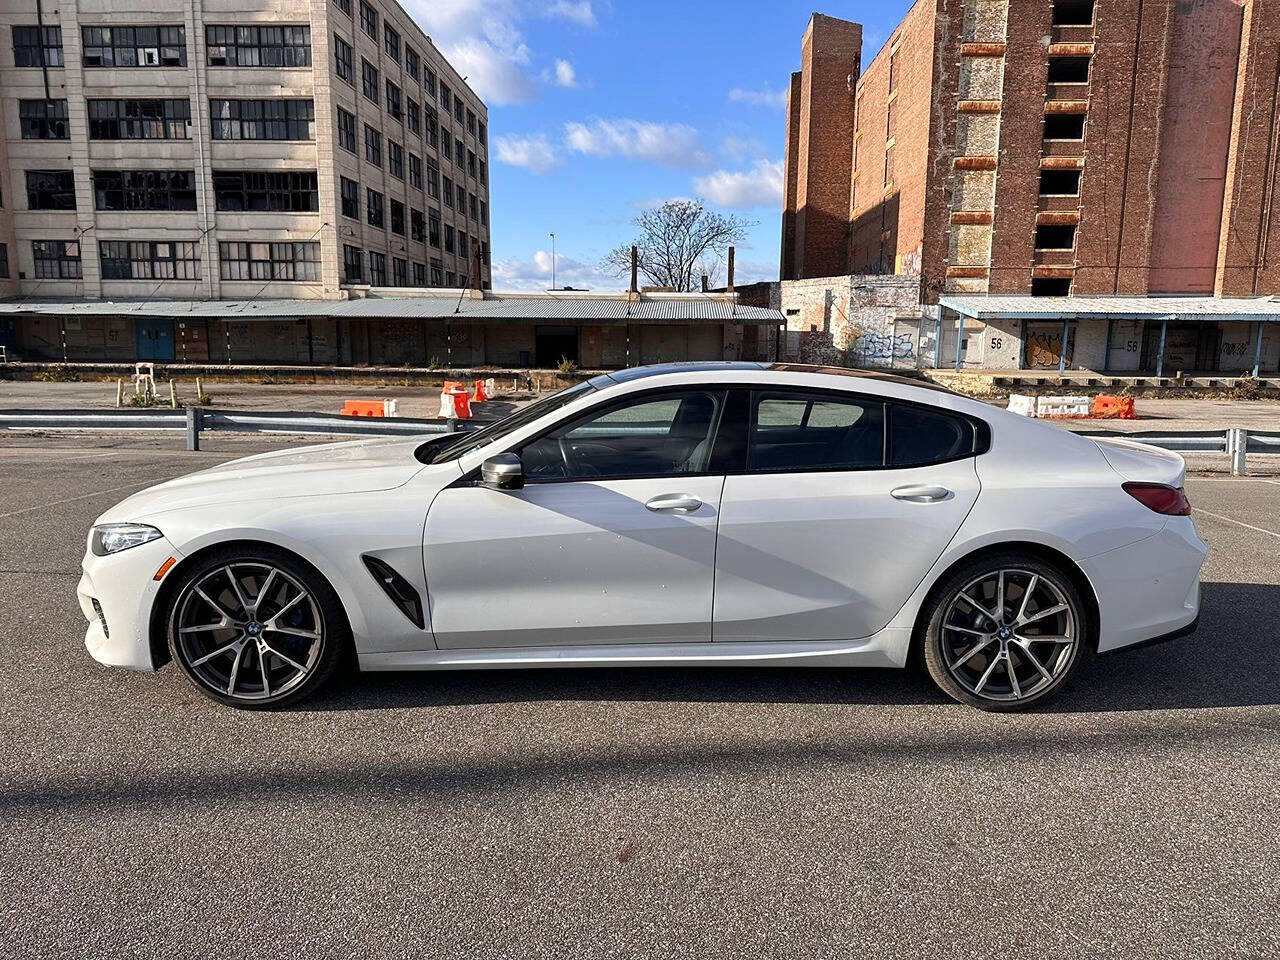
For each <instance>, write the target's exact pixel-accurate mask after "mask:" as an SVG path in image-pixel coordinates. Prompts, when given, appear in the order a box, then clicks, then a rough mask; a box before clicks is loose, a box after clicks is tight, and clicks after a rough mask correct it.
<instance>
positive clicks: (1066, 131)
mask: <svg viewBox="0 0 1280 960" xmlns="http://www.w3.org/2000/svg"><path fill="white" fill-rule="evenodd" d="M1044 138H1045V139H1046V140H1083V139H1084V114H1083V113H1049V114H1045V118H1044Z"/></svg>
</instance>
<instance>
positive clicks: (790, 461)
mask: <svg viewBox="0 0 1280 960" xmlns="http://www.w3.org/2000/svg"><path fill="white" fill-rule="evenodd" d="M883 465H884V404H883V403H881V402H879V401H876V400H869V399H862V398H849V399H845V398H843V397H835V396H829V395H826V394H805V393H792V392H777V393H773V392H769V393H756V394H754V395H753V398H752V416H751V424H750V431H749V437H748V441H747V469H748V470H759V471H769V472H789V471H804V470H867V469H877V468H879V467H881V466H883Z"/></svg>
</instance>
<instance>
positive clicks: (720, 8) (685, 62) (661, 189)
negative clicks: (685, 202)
mask: <svg viewBox="0 0 1280 960" xmlns="http://www.w3.org/2000/svg"><path fill="white" fill-rule="evenodd" d="M404 2H405V5H406V6H407V7H408V9H409V10H410V11H411V12H412V13H413V14H414V15H415V16H416V17H417V18H418V20H419V22H420V23H421V24H422V25H423V27H424V29H425V30H426V31H427V33H428V34H430V35H431V36H432V38H433V39H434V41H435V43H436V44H437V46H438V47H439V48H440V49H441V50H442V51H443V52H444V53H445V55H446V56H447V57H449V59H450V61H451V62H452V63H453V64H454V66H455V67H456V68H457V69H458V70H459V71H460V72H461V73H463V74H464V75H467V76H468V78H469V83H470V84H471V85H472V86H473V87H474V88H475V89H476V91H477V92H478V93H479V94H480V96H482V97H483V98H484V99H485V101H486V102H487V103H488V104H489V126H490V131H491V132H490V161H491V174H490V191H491V194H492V199H491V207H492V211H493V216H492V230H493V255H494V287H495V288H496V289H545V288H546V287H548V286H550V256H549V251H550V240H549V238H548V233H549V232H551V231H554V232H555V234H556V251H557V261H558V263H557V272H556V273H557V275H556V280H557V283H558V284H559V285H561V286H563V285H565V284H572V285H573V286H587V287H591V288H593V289H610V288H617V287H619V286H620V285H621V281H619V280H617V279H614V278H612V277H608V276H604V275H602V274H601V273H600V272H599V269H598V264H599V261H600V258H601V257H602V256H603V255H604V254H605V253H606V252H608V250H610V249H611V248H613V247H615V246H617V245H619V244H622V243H626V242H628V241H629V240H630V239H631V235H632V232H633V231H632V227H631V224H630V220H631V218H632V217H633V216H635V214H636V212H637V210H638V209H640V208H641V207H643V206H646V205H649V204H652V203H654V202H660V201H662V200H664V199H666V198H669V197H690V196H699V197H703V198H704V199H706V200H707V201H708V203H709V204H710V205H711V206H713V207H716V208H718V209H722V210H726V211H731V212H733V213H736V214H738V215H740V216H742V217H745V218H747V219H749V220H752V221H756V226H754V227H753V228H752V229H751V231H750V239H749V241H748V243H747V244H745V245H743V246H742V247H740V248H739V250H738V257H737V262H738V279H739V281H740V282H747V281H749V280H754V279H772V278H776V277H777V269H778V264H777V261H778V244H779V219H780V216H781V214H780V210H781V184H782V153H783V140H784V134H785V109H784V103H785V90H786V84H787V80H788V78H789V76H790V74H791V71H793V70H795V69H797V68H798V67H799V61H800V38H801V36H802V34H803V33H804V29H805V26H806V24H807V23H808V19H809V15H810V13H811V12H812V11H813V9H814V0H805V2H799V3H797V2H791V0H738V2H735V3H729V2H719V0H717V2H707V0H695V2H688V0H686V2H683V3H679V2H669V0H653V2H642V0H404ZM909 6H910V2H909V0H881V2H876V3H849V2H844V3H840V2H836V3H832V4H830V5H827V6H824V7H822V8H821V9H822V12H824V13H828V14H830V15H832V16H839V17H844V18H846V19H851V20H857V21H859V22H861V23H862V24H863V30H864V36H863V41H864V47H863V62H868V61H869V60H870V58H871V57H872V56H874V55H875V52H876V50H878V49H879V46H880V45H881V44H882V43H883V42H884V40H885V38H886V37H888V35H889V33H890V31H892V29H893V28H894V26H895V25H896V24H897V23H898V22H899V21H900V20H901V18H902V17H903V15H904V14H905V13H906V11H907V9H908V7H909Z"/></svg>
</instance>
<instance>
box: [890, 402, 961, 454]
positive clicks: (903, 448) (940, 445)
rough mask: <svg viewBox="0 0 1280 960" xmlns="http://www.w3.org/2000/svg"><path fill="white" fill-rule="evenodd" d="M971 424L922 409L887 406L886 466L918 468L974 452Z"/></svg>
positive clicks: (944, 414) (901, 405)
mask: <svg viewBox="0 0 1280 960" xmlns="http://www.w3.org/2000/svg"><path fill="white" fill-rule="evenodd" d="M975 447H976V438H975V436H974V427H973V424H972V423H971V422H970V421H968V420H966V419H964V418H963V417H956V416H952V415H951V414H948V413H941V412H938V411H936V410H928V409H924V408H922V407H909V406H906V405H903V404H896V403H895V404H890V411H889V460H888V462H889V466H891V467H919V466H924V465H926V464H930V463H942V462H943V461H946V460H955V459H958V458H959V457H964V456H969V455H971V454H973V453H974V452H975Z"/></svg>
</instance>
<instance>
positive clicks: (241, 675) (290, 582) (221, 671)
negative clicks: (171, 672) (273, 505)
mask: <svg viewBox="0 0 1280 960" xmlns="http://www.w3.org/2000/svg"><path fill="white" fill-rule="evenodd" d="M174 609H175V615H174V620H173V630H174V640H175V645H176V647H177V649H178V650H179V651H180V653H181V655H182V657H183V659H184V660H185V662H186V666H187V668H188V670H189V672H190V673H191V675H192V676H193V677H194V678H195V679H196V680H197V681H198V682H199V683H201V684H203V685H204V686H206V687H208V688H209V689H210V690H212V691H214V692H215V693H217V694H220V695H222V696H226V697H232V698H235V699H237V700H267V699H272V698H276V697H279V696H282V695H283V694H285V693H288V692H289V691H290V690H293V689H294V688H296V687H297V686H299V685H300V684H301V683H302V682H303V681H304V680H306V678H307V677H308V676H309V675H310V674H311V672H312V670H313V669H314V668H315V666H316V664H317V663H318V662H319V660H320V656H321V653H322V652H323V648H324V618H323V617H322V616H321V613H320V607H319V605H318V604H317V603H316V599H315V597H314V596H312V593H311V591H310V590H308V589H307V588H306V587H305V586H303V584H302V583H301V582H300V581H299V580H298V579H297V578H296V577H294V576H293V575H292V574H290V573H288V572H287V571H285V570H283V569H281V568H280V567H277V566H273V565H271V564H268V563H261V562H256V561H241V562H231V563H227V564H224V565H222V566H219V567H216V568H214V569H213V570H210V571H208V572H206V573H204V574H202V575H201V576H199V577H197V578H196V579H194V580H193V581H192V582H191V583H189V584H187V586H186V587H185V588H184V589H183V591H182V594H181V595H180V596H179V598H178V602H177V604H176V606H175V608H174Z"/></svg>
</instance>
